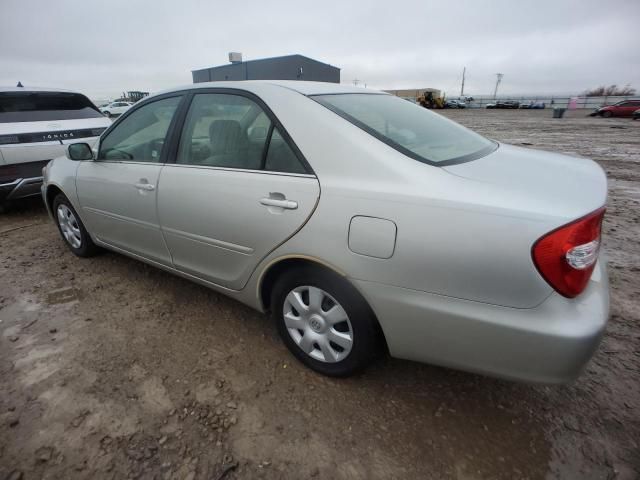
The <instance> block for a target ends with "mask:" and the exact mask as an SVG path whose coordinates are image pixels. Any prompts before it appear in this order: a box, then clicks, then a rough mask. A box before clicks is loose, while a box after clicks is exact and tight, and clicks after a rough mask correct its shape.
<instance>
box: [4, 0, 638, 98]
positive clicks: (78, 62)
mask: <svg viewBox="0 0 640 480" xmlns="http://www.w3.org/2000/svg"><path fill="white" fill-rule="evenodd" d="M639 23H640V1H639V0H616V1H612V0H607V1H590V0H575V1H573V0H566V1H562V0H535V1H524V0H518V1H515V0H505V1H498V0H495V1H492V0H486V1H482V2H481V1H454V0H449V1H437V2H436V1H424V0H423V1H420V0H415V1H402V0H394V1H389V0H387V1H359V2H348V1H346V0H342V1H334V0H316V1H313V2H307V1H304V0H293V1H288V0H287V1H277V0H270V1H266V0H260V1H242V0H235V1H232V2H230V1H215V0H207V1H204V0H202V1H199V0H175V1H165V0H147V1H143V0H140V1H134V0H108V1H98V0H41V1H35V0H0V85H15V84H16V83H17V81H18V80H20V81H22V83H23V84H25V86H53V87H61V88H69V89H76V90H80V91H82V92H84V93H86V94H87V95H89V96H91V97H92V98H94V99H96V98H100V99H108V98H113V97H116V96H118V94H119V93H120V92H122V91H125V90H148V91H151V92H154V91H158V90H162V89H164V88H169V87H173V86H176V85H182V84H187V83H191V81H192V79H191V70H192V69H196V68H201V67H207V66H214V65H221V64H225V63H227V61H228V60H227V53H228V52H229V51H239V52H242V53H243V55H244V59H245V60H250V59H256V58H263V57H271V56H278V55H286V54H292V53H300V54H303V55H307V56H309V57H312V58H315V59H317V60H321V61H323V62H326V63H330V64H332V65H335V66H338V67H340V68H341V69H342V75H341V76H342V83H352V82H353V80H354V79H356V78H357V79H359V80H361V81H362V82H363V83H366V84H367V86H368V87H371V88H385V89H386V88H418V87H434V88H439V89H441V90H444V91H446V93H447V94H450V95H453V94H455V95H457V94H459V89H460V80H461V77H462V68H463V67H464V66H466V67H467V79H466V88H465V93H468V94H471V95H474V94H475V95H481V94H490V93H492V92H493V87H494V84H495V74H496V72H501V73H504V79H503V82H502V85H501V86H500V92H501V93H504V94H518V93H569V92H574V93H579V92H581V91H583V90H585V89H587V88H591V87H596V86H598V85H603V84H612V83H615V84H618V85H625V84H627V83H629V84H631V85H632V86H634V87H636V88H639V89H640V48H639V46H640V40H639V37H638V31H639V30H638V25H639Z"/></svg>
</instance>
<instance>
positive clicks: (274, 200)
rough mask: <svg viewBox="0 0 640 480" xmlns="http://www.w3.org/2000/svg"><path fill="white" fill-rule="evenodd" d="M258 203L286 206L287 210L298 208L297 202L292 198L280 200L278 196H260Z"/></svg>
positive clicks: (268, 205)
mask: <svg viewBox="0 0 640 480" xmlns="http://www.w3.org/2000/svg"><path fill="white" fill-rule="evenodd" d="M260 203H261V204H262V205H266V206H267V207H280V208H286V209H287V210H295V209H296V208H298V202H294V201H293V200H280V199H278V198H261V199H260Z"/></svg>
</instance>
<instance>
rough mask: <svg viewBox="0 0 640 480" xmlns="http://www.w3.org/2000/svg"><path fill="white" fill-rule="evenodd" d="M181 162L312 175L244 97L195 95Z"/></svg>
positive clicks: (260, 111)
mask: <svg viewBox="0 0 640 480" xmlns="http://www.w3.org/2000/svg"><path fill="white" fill-rule="evenodd" d="M177 163H179V164H188V165H202V166H209V167H223V168H237V169H243V170H270V171H276V172H284V173H306V170H305V168H304V166H303V165H302V164H301V163H300V160H299V159H298V157H297V156H296V154H295V153H294V152H293V150H291V147H290V146H289V144H288V143H287V142H286V140H285V139H284V138H283V137H282V135H281V134H280V132H279V131H278V129H277V128H276V127H275V125H274V124H273V122H272V121H271V119H270V118H269V116H268V115H267V114H266V113H265V111H264V110H263V109H262V108H261V107H260V105H258V104H257V103H256V102H254V101H253V100H251V99H249V98H247V97H244V96H242V95H232V94H226V93H201V94H197V95H195V96H194V98H193V101H192V103H191V106H190V107H189V113H188V114H187V118H186V120H185V124H184V129H183V131H182V136H181V140H180V147H179V149H178V158H177Z"/></svg>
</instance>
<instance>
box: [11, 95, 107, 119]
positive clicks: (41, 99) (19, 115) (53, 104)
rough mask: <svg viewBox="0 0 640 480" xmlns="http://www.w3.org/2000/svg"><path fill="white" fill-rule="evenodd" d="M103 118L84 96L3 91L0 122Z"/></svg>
mask: <svg viewBox="0 0 640 480" xmlns="http://www.w3.org/2000/svg"><path fill="white" fill-rule="evenodd" d="M98 117H102V114H101V113H100V111H99V110H98V109H97V108H96V106H95V105H94V104H93V103H91V100H89V99H88V98H87V97H85V96H84V95H81V94H79V93H66V92H29V91H27V92H0V123H12V122H39V121H50V120H73V119H78V118H98Z"/></svg>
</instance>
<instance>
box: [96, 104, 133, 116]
mask: <svg viewBox="0 0 640 480" xmlns="http://www.w3.org/2000/svg"><path fill="white" fill-rule="evenodd" d="M131 105H133V103H130V102H112V103H110V104H109V105H107V106H106V107H102V108H101V109H100V111H101V112H102V113H104V114H105V116H107V117H113V116H115V115H122V114H123V113H124V112H126V111H127V110H129V109H130V108H131Z"/></svg>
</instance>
